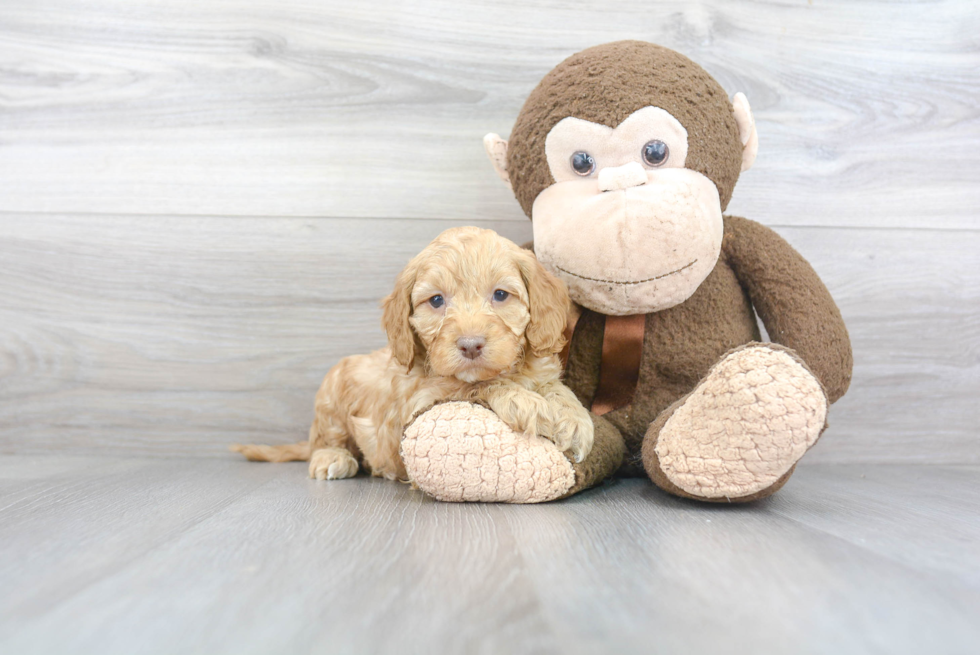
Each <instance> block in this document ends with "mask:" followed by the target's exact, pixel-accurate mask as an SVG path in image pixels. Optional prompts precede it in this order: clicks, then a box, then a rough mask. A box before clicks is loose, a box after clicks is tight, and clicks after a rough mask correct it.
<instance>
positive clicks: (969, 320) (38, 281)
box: [0, 215, 980, 464]
mask: <svg viewBox="0 0 980 655" xmlns="http://www.w3.org/2000/svg"><path fill="white" fill-rule="evenodd" d="M478 224H479V225H481V226H483V227H491V228H494V229H496V230H498V231H499V232H501V233H502V234H504V235H505V236H508V237H510V238H512V239H515V240H517V241H523V240H526V239H529V238H530V236H531V231H530V226H529V225H528V223H527V222H524V223H509V222H505V221H491V222H479V223H478ZM3 226H4V230H3V232H0V266H2V267H3V275H0V298H2V299H3V302H2V303H0V452H20V453H28V452H30V453H42V452H50V451H73V452H76V453H84V452H90V451H91V450H92V449H93V448H94V449H98V450H99V452H103V453H106V454H117V455H118V454H124V453H133V454H150V453H152V454H170V455H195V454H196V455H203V456H218V457H223V456H225V446H226V445H227V444H228V443H229V442H232V441H259V442H269V441H282V442H293V441H297V440H299V439H302V438H304V437H305V435H306V433H307V430H308V428H309V421H310V420H311V417H312V407H313V394H314V392H315V391H316V389H317V387H318V386H319V383H320V380H321V379H322V377H323V375H324V374H325V373H326V372H327V370H328V369H329V368H330V366H332V365H333V364H334V363H335V362H336V361H337V360H338V359H340V358H341V357H344V356H346V355H349V354H351V353H356V352H368V351H370V350H373V349H375V348H379V347H381V346H382V345H383V344H384V334H383V332H382V330H381V327H380V310H379V308H378V299H379V298H380V297H381V296H383V295H384V294H385V293H387V292H388V291H389V290H390V287H391V284H392V280H394V278H395V275H396V273H397V271H398V270H399V269H400V268H401V267H402V266H403V265H404V262H406V261H408V259H409V258H410V257H411V256H412V255H413V254H415V253H416V252H417V251H418V250H420V249H421V248H422V247H423V246H424V244H425V243H427V242H428V241H429V240H430V239H431V238H432V237H434V236H435V235H436V234H438V233H439V232H440V231H441V230H442V229H443V228H444V227H445V226H446V223H445V221H439V220H429V221H421V220H420V221H409V222H404V221H399V220H394V219H389V220H382V219H375V220H366V219H326V218H323V219H290V218H281V217H280V218H262V219H259V218H230V217H224V218H221V217H208V218H203V217H199V218H195V217H186V216H184V217H158V218H157V219H156V220H153V221H147V220H146V219H145V218H143V217H121V216H117V217H98V218H97V217H86V218H84V219H79V218H78V217H75V216H70V215H69V216H54V215H43V216H37V215H17V216H8V217H6V218H5V219H4V221H3ZM777 230H778V231H779V232H780V233H781V234H782V235H783V236H785V237H786V239H788V240H789V241H790V243H791V244H792V245H794V246H795V247H796V248H798V249H799V250H800V252H802V253H803V254H804V255H805V256H806V257H807V258H808V259H809V260H810V261H811V262H812V263H813V265H814V266H815V267H816V270H817V271H818V272H819V273H820V274H821V275H822V276H823V278H824V280H825V281H826V283H827V285H828V287H829V288H830V290H831V292H832V293H833V294H834V296H835V298H836V300H837V302H838V304H839V305H840V307H841V311H842V312H843V315H844V319H845V321H847V325H848V328H849V330H850V333H851V338H852V340H853V344H854V354H855V368H854V381H853V384H852V386H851V390H850V392H849V393H848V394H847V396H845V397H844V398H843V399H842V400H841V401H840V402H839V403H838V404H837V405H835V406H834V407H833V409H832V411H831V414H830V423H831V428H830V430H829V431H828V433H827V434H826V435H825V436H824V437H823V438H822V439H821V442H820V444H819V445H818V447H817V448H815V449H814V450H813V452H812V453H810V454H809V455H808V460H812V461H825V462H829V461H840V462H854V461H891V462H931V463H972V464H980V439H978V432H977V430H978V426H980V405H978V404H977V402H976V398H977V397H978V396H980V358H978V357H977V353H980V330H977V326H978V325H980V231H972V230H917V235H916V238H915V244H914V247H911V246H910V243H909V238H908V235H907V234H906V233H905V231H904V230H902V229H866V228H855V229H850V230H827V229H824V228H802V227H779V228H777ZM924 434H928V435H930V436H929V439H928V440H925V441H924V440H923V437H922V435H924Z"/></svg>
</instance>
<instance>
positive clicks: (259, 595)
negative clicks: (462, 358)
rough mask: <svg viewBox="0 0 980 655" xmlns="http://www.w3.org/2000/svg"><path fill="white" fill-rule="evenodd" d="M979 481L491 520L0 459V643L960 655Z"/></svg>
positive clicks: (979, 507)
mask: <svg viewBox="0 0 980 655" xmlns="http://www.w3.org/2000/svg"><path fill="white" fill-rule="evenodd" d="M978 481H980V468H978V467H923V466H918V467H913V466H887V465H869V466H853V465H852V466H837V465H835V466H822V465H815V466H814V465H811V466H802V467H800V469H799V470H798V472H797V473H796V475H795V476H794V478H793V480H791V481H790V483H789V484H788V485H787V486H786V487H785V488H784V489H783V490H782V491H781V492H780V494H778V496H777V497H774V498H773V499H770V500H767V501H763V502H761V503H757V504H754V505H751V506H745V505H738V506H706V505H704V504H698V503H692V502H688V501H684V500H681V499H677V498H672V497H669V496H667V495H666V494H664V493H662V492H660V491H658V490H657V489H655V488H654V487H653V486H652V485H651V484H650V483H649V482H648V481H643V480H627V481H619V482H617V483H615V484H608V485H605V486H603V487H600V488H598V489H594V490H591V491H588V492H585V493H583V494H581V495H579V496H576V497H573V498H571V499H568V500H566V501H561V502H556V503H549V504H545V505H538V506H500V505H474V504H445V503H436V502H433V501H431V500H429V499H427V498H425V497H423V496H422V495H421V494H420V493H419V492H417V491H412V490H411V489H410V488H408V487H407V486H405V485H401V484H398V483H393V482H386V481H382V480H372V479H368V478H364V477H358V478H355V479H353V480H345V481H335V482H319V483H318V482H315V481H311V480H309V479H307V478H306V477H305V474H304V470H303V466H302V465H301V464H285V465H270V464H251V463H246V462H238V461H234V460H229V461H226V462H218V461H214V460H200V459H198V460H182V459H172V460H154V461H147V460H140V459H136V458H129V459H126V460H122V461H120V460H111V459H105V458H91V457H90V458H77V457H73V458H63V457H61V456H58V455H48V456H45V457H43V458H31V457H10V456H0V484H2V485H4V488H5V489H7V493H8V494H12V495H11V498H12V500H13V502H11V503H4V504H3V506H0V608H3V611H0V650H2V651H3V652H9V653H29V652H72V653H100V654H112V653H132V652H141V653H175V652H180V653H216V652H221V653H225V652H227V653H230V652H235V653H264V652H277V653H308V652H324V651H329V652H338V653H339V652H357V653H368V652H370V653H388V652H399V653H460V652H466V653H500V652H508V653H563V654H575V653H595V652H616V653H640V652H642V653H649V652H662V653H679V652H684V653H691V652H694V653H702V652H725V653H734V654H740V653H759V652H767V653H772V652H802V653H833V654H834V655H838V654H840V653H867V652H887V653H916V654H919V653H923V652H928V653H965V652H971V649H972V648H973V647H974V646H975V644H976V641H977V639H978V638H980V627H978V626H977V624H976V621H975V618H976V615H977V613H978V611H980V578H978V573H980V557H978V553H977V551H976V549H975V548H972V547H971V544H975V543H976V541H977V539H978V538H980V527H978V526H980V522H978V521H977V518H978V516H980V498H978V496H977V494H976V493H975V491H976V488H977V483H978ZM59 581H62V582H63V583H64V584H61V585H59V584H58V582H59Z"/></svg>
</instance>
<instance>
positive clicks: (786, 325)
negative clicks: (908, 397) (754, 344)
mask: <svg viewBox="0 0 980 655" xmlns="http://www.w3.org/2000/svg"><path fill="white" fill-rule="evenodd" d="M722 252H723V254H724V256H725V257H726V258H727V260H728V263H729V264H730V265H731V267H732V269H733V270H734V271H735V275H736V277H737V278H738V280H739V282H740V283H741V285H742V287H743V288H744V289H745V290H746V291H747V292H748V294H749V298H751V300H752V304H753V305H754V306H755V310H756V312H757V313H758V314H759V318H761V319H762V323H763V324H764V325H765V326H766V331H767V332H768V333H769V337H770V338H771V339H772V340H773V341H774V342H776V343H779V344H782V345H784V346H788V347H790V348H792V349H793V350H795V351H796V353H797V354H798V355H799V356H800V357H801V358H802V359H803V361H804V362H806V364H807V366H808V367H810V370H811V371H813V373H814V375H816V376H817V378H818V379H819V380H820V382H821V383H822V384H823V386H824V389H825V390H826V392H827V399H828V400H829V401H830V402H835V401H836V400H837V399H838V398H840V397H841V396H843V395H844V392H846V391H847V387H848V385H850V383H851V368H852V365H853V358H852V354H851V341H850V338H849V337H848V335H847V328H846V327H845V326H844V320H843V318H841V315H840V310H839V309H838V308H837V305H836V304H835V303H834V299H833V298H831V297H830V292H829V291H827V287H826V286H824V284H823V282H822V281H821V280H820V278H819V277H818V276H817V273H816V271H814V270H813V267H812V266H810V264H809V262H807V261H806V260H805V259H803V257H802V256H801V255H800V254H799V253H798V252H796V250H794V249H793V247H792V246H790V245H789V244H788V243H786V241H785V240H784V239H783V238H782V237H780V236H779V235H778V234H776V233H775V232H773V231H772V230H770V229H769V228H767V227H765V226H763V225H760V224H759V223H756V222H755V221H750V220H748V219H745V218H739V217H737V216H726V217H725V236H724V240H723V241H722Z"/></svg>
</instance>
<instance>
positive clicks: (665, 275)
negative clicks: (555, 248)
mask: <svg viewBox="0 0 980 655" xmlns="http://www.w3.org/2000/svg"><path fill="white" fill-rule="evenodd" d="M697 263H698V260H696V259H695V260H694V261H692V262H690V263H688V264H685V265H684V266H681V267H680V268H678V269H677V270H676V271H671V272H670V273H661V274H660V275H655V276H654V277H648V278H647V279H645V280H635V281H629V282H620V281H619V280H603V279H600V278H597V277H587V276H585V275H579V274H578V273H572V272H571V271H567V270H565V269H564V268H562V267H561V266H558V265H557V264H553V266H554V267H555V268H557V269H558V270H559V271H561V272H562V273H568V274H569V275H572V276H574V277H577V278H581V279H583V280H589V281H590V282H603V283H606V284H622V285H625V286H630V285H634V284H643V283H644V282H653V281H654V280H660V279H662V278H665V277H667V276H670V275H673V274H674V273H680V272H681V271H683V270H686V269H688V268H691V267H692V266H694V265H695V264H697Z"/></svg>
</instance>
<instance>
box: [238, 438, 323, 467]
mask: <svg viewBox="0 0 980 655" xmlns="http://www.w3.org/2000/svg"><path fill="white" fill-rule="evenodd" d="M228 449H229V450H232V451H234V452H236V453H241V454H242V455H245V457H246V458H247V459H248V460H249V461H252V462H299V461H303V462H305V461H308V460H309V459H310V442H309V441H300V442H299V443H291V444H285V445H282V446H264V445H262V444H238V443H236V444H232V445H231V446H228Z"/></svg>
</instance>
